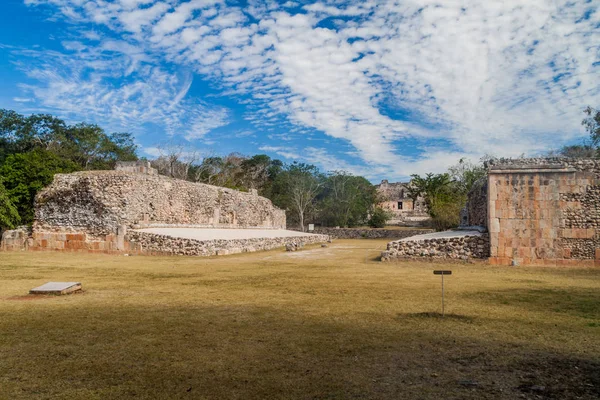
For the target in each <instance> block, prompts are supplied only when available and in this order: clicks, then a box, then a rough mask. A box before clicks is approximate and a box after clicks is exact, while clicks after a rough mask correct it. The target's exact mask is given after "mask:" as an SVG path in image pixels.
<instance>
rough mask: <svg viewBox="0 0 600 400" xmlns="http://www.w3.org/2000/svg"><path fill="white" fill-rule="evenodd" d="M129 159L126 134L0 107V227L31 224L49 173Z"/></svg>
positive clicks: (106, 166)
mask: <svg viewBox="0 0 600 400" xmlns="http://www.w3.org/2000/svg"><path fill="white" fill-rule="evenodd" d="M133 160H137V155H136V145H135V144H134V141H133V136H132V135H131V134H130V133H112V134H107V133H106V132H105V131H104V130H103V129H102V128H100V127H99V126H97V125H94V124H88V123H83V122H82V123H78V124H74V125H69V124H67V123H66V122H65V121H64V120H62V119H60V118H57V117H55V116H52V115H49V114H33V115H30V116H23V115H21V114H18V113H17V112H15V111H12V110H3V109H0V177H1V179H2V188H0V229H2V228H9V227H11V226H14V225H15V224H16V223H24V224H29V223H31V222H32V221H33V202H34V199H35V195H36V194H37V192H38V191H39V190H40V189H42V188H43V187H44V186H47V185H48V184H50V183H51V182H52V179H53V177H54V174H56V173H65V172H74V171H79V170H96V169H112V168H114V165H115V163H116V162H117V161H133ZM15 210H16V211H17V214H18V218H15V214H14V211H15Z"/></svg>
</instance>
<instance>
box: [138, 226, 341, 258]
mask: <svg viewBox="0 0 600 400" xmlns="http://www.w3.org/2000/svg"><path fill="white" fill-rule="evenodd" d="M328 240H329V236H326V235H310V236H302V237H278V238H257V239H236V240H196V239H185V238H176V237H172V236H166V235H158V234H155V233H148V232H135V231H133V232H129V233H127V243H128V244H129V246H130V249H131V252H133V253H140V254H157V255H183V256H214V255H219V256H220V255H227V254H237V253H247V252H248V253H249V252H255V251H261V250H271V249H275V248H278V247H285V245H286V244H289V243H292V244H296V245H299V244H300V243H302V244H316V243H325V242H327V241H328ZM299 247H301V246H299Z"/></svg>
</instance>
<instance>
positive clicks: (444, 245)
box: [381, 231, 490, 261]
mask: <svg viewBox="0 0 600 400" xmlns="http://www.w3.org/2000/svg"><path fill="white" fill-rule="evenodd" d="M489 255H490V244H489V236H488V235H487V234H484V233H480V232H477V231H470V232H464V234H462V235H456V236H453V237H450V235H448V237H435V235H429V234H425V235H420V236H415V237H410V238H408V239H401V240H397V241H394V242H390V243H388V246H387V250H386V251H384V252H382V253H381V261H391V260H395V259H410V258H423V257H427V258H430V259H453V260H469V259H482V258H488V257H489Z"/></svg>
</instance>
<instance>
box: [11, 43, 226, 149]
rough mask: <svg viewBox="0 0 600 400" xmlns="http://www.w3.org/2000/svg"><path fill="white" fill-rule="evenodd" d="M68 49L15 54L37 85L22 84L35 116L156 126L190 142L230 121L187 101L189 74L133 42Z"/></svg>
mask: <svg viewBox="0 0 600 400" xmlns="http://www.w3.org/2000/svg"><path fill="white" fill-rule="evenodd" d="M63 47H64V48H65V52H64V53H61V52H48V51H39V50H15V51H14V52H13V53H19V54H20V55H21V56H23V57H22V58H21V61H20V62H18V65H19V67H20V68H21V70H23V71H24V72H25V73H26V75H27V76H28V77H29V78H31V79H33V80H35V81H36V83H35V84H22V85H20V86H21V87H22V88H23V90H24V91H25V93H27V94H28V95H31V97H29V98H27V100H28V103H30V102H32V101H33V100H34V99H35V100H37V103H36V104H35V110H33V109H32V111H47V112H52V113H56V114H58V115H61V116H64V117H65V118H69V119H75V120H80V119H85V120H88V121H93V122H96V123H99V124H101V125H102V126H105V127H107V128H109V129H127V130H130V131H132V132H137V133H140V132H142V130H143V126H144V125H145V124H153V125H156V126H159V127H161V129H163V130H164V132H166V133H167V134H168V135H171V136H173V135H181V136H183V137H185V138H187V139H189V140H192V139H197V138H201V137H203V136H204V135H206V134H207V133H208V132H210V131H211V130H212V129H215V128H218V127H221V126H224V125H227V124H228V122H229V117H230V112H229V110H228V109H226V108H223V107H214V106H210V105H209V104H207V103H206V102H204V101H202V100H200V99H190V98H187V93H188V91H189V88H190V86H191V84H192V74H191V73H190V72H189V71H188V72H187V73H185V72H184V73H182V72H177V71H175V72H174V71H170V70H168V69H167V68H165V67H164V66H161V65H159V64H158V63H157V62H156V60H154V59H152V57H151V56H149V55H148V54H146V53H145V52H143V51H141V50H140V49H138V48H136V47H135V46H133V45H132V44H130V43H128V42H124V41H118V40H103V41H99V42H98V43H97V45H96V46H89V45H85V44H84V43H82V42H77V41H71V42H64V43H63ZM19 100H20V101H23V100H24V99H19ZM15 101H17V100H15ZM31 106H32V107H33V106H34V105H31Z"/></svg>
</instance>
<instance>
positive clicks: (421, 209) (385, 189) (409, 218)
mask: <svg viewBox="0 0 600 400" xmlns="http://www.w3.org/2000/svg"><path fill="white" fill-rule="evenodd" d="M408 185H409V184H408V183H402V182H397V183H389V182H388V181H387V180H382V181H381V183H380V184H379V185H376V188H377V192H378V194H379V195H380V197H381V199H382V201H381V203H379V204H378V206H379V207H381V208H383V209H384V210H387V211H388V212H390V213H391V214H392V215H393V218H392V219H390V220H389V221H388V224H389V225H406V226H419V225H423V224H424V223H426V222H427V221H429V215H428V214H427V208H426V206H425V201H424V200H423V198H422V197H419V198H417V201H416V202H415V201H413V199H412V198H410V197H409V196H408V193H409V191H408Z"/></svg>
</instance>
